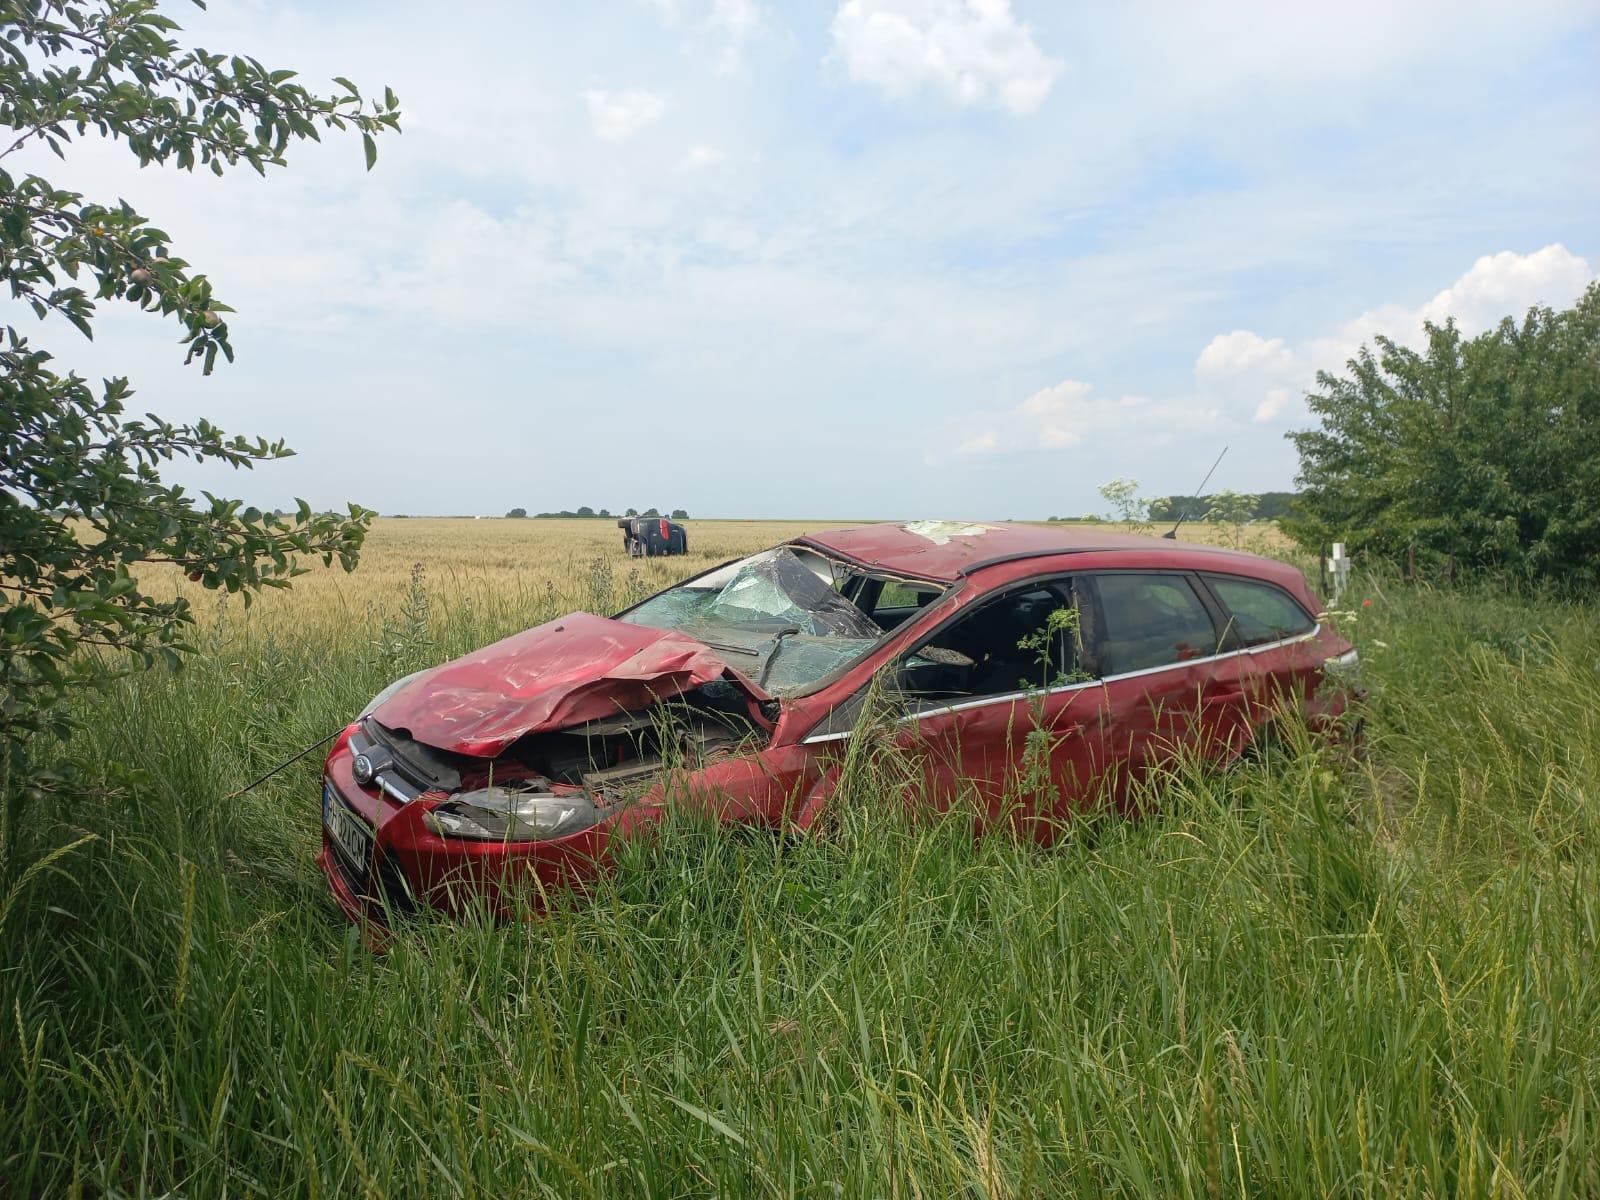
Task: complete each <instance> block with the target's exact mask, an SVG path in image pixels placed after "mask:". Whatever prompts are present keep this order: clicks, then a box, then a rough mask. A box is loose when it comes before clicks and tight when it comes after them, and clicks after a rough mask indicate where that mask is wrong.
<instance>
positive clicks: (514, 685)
mask: <svg viewBox="0 0 1600 1200" xmlns="http://www.w3.org/2000/svg"><path fill="white" fill-rule="evenodd" d="M718 679H726V680H729V681H731V682H733V683H735V684H736V685H738V686H739V687H740V688H741V689H743V690H744V692H745V693H746V694H748V695H749V696H750V698H751V699H752V700H756V701H761V700H766V699H769V697H768V696H767V694H766V693H765V692H763V691H762V690H761V689H760V688H758V687H757V686H756V685H755V684H754V683H752V682H751V681H750V680H748V679H746V678H745V677H744V676H742V675H740V674H739V673H738V672H737V671H735V670H733V669H732V668H731V667H729V666H728V665H727V664H726V663H724V662H723V661H722V660H721V659H720V658H718V657H717V655H716V653H715V652H714V651H713V650H712V649H711V648H710V647H709V646H707V645H705V644H704V643H702V642H697V641H695V640H694V639H693V638H691V637H688V636H686V635H684V634H682V633H678V632H676V631H674V630H666V629H652V628H650V627H648V626H645V625H631V624H629V623H627V622H626V621H613V620H611V619H609V618H607V617H597V616H594V615H592V614H590V613H572V614H570V615H569V616H565V617H561V618H560V619H558V620H555V621H550V622H547V623H546V624H544V625H538V626H535V627H534V628H532V629H526V630H524V631H523V632H521V633H517V634H513V635H512V636H510V637H508V638H506V639H504V640H503V641H498V642H495V643H494V644H493V645H490V646H485V647H484V648H483V649H482V650H477V651H474V652H473V653H471V654H468V655H466V656H464V657H462V658H458V659H455V660H454V661H452V662H447V663H445V664H444V665H442V666H438V667H435V668H433V669H432V670H431V671H424V672H422V673H421V674H419V675H418V676H417V677H416V678H415V679H412V680H411V681H410V682H409V683H407V684H406V685H405V686H404V687H402V688H401V689H400V690H399V691H398V692H396V693H395V694H394V695H393V696H390V697H389V698H388V699H387V700H385V701H384V702H383V703H382V704H380V705H378V707H377V708H375V709H374V710H373V711H372V714H371V715H372V716H373V718H374V719H375V720H377V721H378V723H379V724H381V725H384V726H386V727H388V728H390V729H396V730H403V731H404V732H406V733H407V734H408V735H409V736H410V737H411V738H412V739H414V740H415V741H419V742H422V743H423V744H424V745H428V746H433V747H435V748H437V749H440V750H448V751H452V752H454V753H456V754H468V755H473V756H475V757H481V758H492V757H494V756H495V755H497V754H499V753H501V752H502V751H503V750H505V749H506V747H508V746H510V745H511V744H512V743H513V742H515V741H516V740H517V739H518V738H522V737H526V736H527V735H528V734H530V733H539V732H543V731H547V730H554V729H565V728H567V727H569V726H572V725H581V724H582V723H583V722H585V721H593V720H596V719H598V718H601V717H613V716H616V715H617V714H618V713H620V712H634V711H638V710H639V709H642V708H646V707H648V706H649V705H650V704H651V703H653V702H654V701H656V700H664V699H667V698H668V697H671V696H676V695H679V694H680V693H682V692H686V691H689V690H690V689H691V688H696V687H700V686H701V685H702V684H707V683H711V682H712V681H714V680H718Z"/></svg>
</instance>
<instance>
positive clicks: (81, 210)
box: [0, 0, 400, 859]
mask: <svg viewBox="0 0 1600 1200" xmlns="http://www.w3.org/2000/svg"><path fill="white" fill-rule="evenodd" d="M196 6H197V7H200V8H203V7H204V5H203V4H202V3H199V0H196ZM179 32H181V31H180V29H179V27H178V25H177V23H176V22H175V21H173V20H172V18H171V17H169V16H167V15H166V14H164V13H163V12H161V11H160V8H159V6H158V5H157V4H156V3H154V2H153V0H77V2H74V3H68V2H66V0H0V126H3V127H4V128H5V129H7V130H9V131H10V136H9V137H7V136H5V135H0V283H3V284H4V286H5V288H6V289H7V290H8V291H9V295H10V297H11V300H12V301H13V304H14V305H15V306H16V308H17V310H18V315H19V316H21V315H27V314H30V313H31V315H32V316H33V317H35V318H37V319H38V320H40V321H49V320H52V319H60V320H64V321H66V322H67V323H69V324H70V325H72V326H73V327H74V328H75V329H77V331H78V332H79V333H81V334H82V335H83V336H85V337H93V333H94V320H95V317H96V315H97V312H98V310H99V307H100V306H101V305H102V304H106V303H112V302H123V303H128V304H132V305H135V306H137V307H138V308H140V309H142V310H144V311H147V312H150V313H153V314H157V315H159V316H161V317H165V318H169V319H172V320H175V321H176V322H177V323H178V324H179V325H180V326H181V327H182V328H183V344H184V345H185V347H186V352H185V360H184V361H185V362H186V363H194V364H196V365H197V366H198V367H199V369H200V370H201V371H202V372H203V373H205V374H208V375H209V374H210V373H211V371H212V369H213V368H214V366H215V365H216V361H217V358H218V356H219V355H220V356H221V357H222V358H223V359H224V360H225V361H232V359H233V353H234V352H233V345H232V342H231V340H230V331H229V327H228V321H227V319H226V314H228V313H230V312H232V311H233V310H232V309H230V308H229V307H228V306H227V305H226V304H224V303H222V302H221V301H220V300H218V299H217V298H216V297H215V296H214V295H213V294H212V289H211V284H210V282H209V281H208V280H207V279H206V277H205V276H204V275H203V274H198V273H195V272H193V271H192V270H191V268H190V265H189V263H187V262H186V261H185V260H184V259H182V258H180V257H178V256H177V255H175V254H173V253H172V251H171V239H170V238H169V237H168V235H167V234H166V233H165V232H164V231H162V230H161V229H159V228H157V227H155V226H153V225H151V224H150V223H149V222H148V221H147V220H146V218H145V217H144V216H143V215H141V214H140V213H138V212H136V211H134V209H133V208H132V207H131V206H129V205H128V204H127V203H125V202H121V201H119V202H116V203H102V202H99V201H95V200H92V199H87V198H85V197H84V196H82V195H81V194H79V193H77V192H73V191H69V190H65V189H62V188H58V187H56V186H54V185H53V184H52V183H50V181H49V180H47V179H45V178H43V177H42V176H40V175H39V174H36V173H32V172H26V173H24V172H21V171H20V170H18V169H17V167H18V164H20V163H21V162H22V161H23V160H24V159H25V158H26V157H27V155H23V154H21V152H22V151H23V150H24V149H25V148H28V147H44V148H48V149H49V150H50V151H52V152H53V153H54V154H56V155H57V156H58V157H61V158H63V159H65V158H66V157H67V154H68V153H69V151H70V150H71V149H72V147H73V145H74V144H75V143H77V142H80V141H82V140H83V139H86V138H89V137H94V138H98V139H100V140H102V141H108V142H114V143H119V144H121V145H123V146H124V147H126V148H127V150H128V151H129V152H130V154H131V155H132V157H133V159H134V160H135V161H136V162H137V163H138V165H139V166H141V167H145V166H152V165H156V166H172V167H176V168H177V169H179V170H184V171H193V170H194V169H195V168H196V167H202V168H205V169H208V170H210V171H212V172H213V173H214V174H217V175H224V174H226V173H227V172H228V171H230V170H234V169H236V168H239V167H241V166H243V167H248V168H250V169H252V170H254V171H257V172H259V173H262V174H265V173H266V170H267V168H268V167H277V166H283V165H285V163H286V159H285V153H286V151H287V150H288V147H289V146H290V144H291V143H295V142H299V141H303V140H306V139H311V140H313V141H319V140H321V136H322V134H323V133H324V132H329V131H331V132H336V133H337V132H353V133H359V134H360V136H361V139H362V145H363V150H364V153H365V157H366V164H367V167H368V168H369V169H370V168H371V167H372V165H373V163H374V161H375V159H376V155H377V142H376V138H377V136H378V135H380V134H382V133H385V132H389V131H397V130H398V129H399V118H400V112H399V102H398V101H397V99H396V98H395V95H394V93H393V92H391V91H389V90H387V89H385V91H384V94H383V96H382V98H381V99H379V100H372V101H369V100H367V99H365V98H363V96H362V94H361V92H360V91H359V90H358V89H357V88H356V86H355V85H354V84H353V83H351V82H350V81H348V80H345V79H335V80H334V81H333V85H334V87H335V88H336V89H337V91H335V92H333V93H332V94H330V95H321V94H318V93H316V92H314V91H311V90H310V89H308V88H306V87H305V86H303V85H302V84H300V83H299V82H297V77H296V74H295V72H293V71H289V70H273V69H269V68H268V67H266V66H263V65H262V64H261V63H260V62H258V61H257V60H255V59H254V58H249V57H243V56H238V55H226V54H215V53H210V52H207V51H204V50H200V49H190V48H186V47H184V46H183V45H181V44H180V43H179V42H178V41H177V40H176V38H175V37H174V36H173V35H175V34H177V33H179ZM132 395H133V390H132V388H131V387H130V385H129V383H128V381H127V380H126V379H124V378H113V379H109V380H106V381H104V382H103V383H102V384H101V385H100V386H99V387H98V388H95V387H91V385H90V384H89V382H88V381H87V380H85V379H83V378H82V377H80V376H79V375H77V374H76V373H74V372H71V371H68V372H67V373H66V374H61V373H59V372H58V370H57V368H56V365H55V360H54V359H53V358H52V356H51V355H50V354H48V353H46V352H45V351H43V350H40V349H37V348H35V347H34V346H32V345H30V343H29V339H28V337H27V336H26V334H25V333H24V331H23V330H22V329H21V328H20V327H19V326H18V325H17V324H15V323H7V324H5V325H3V326H0V790H3V791H4V793H5V796H6V800H7V804H6V813H7V819H6V828H5V830H4V834H5V837H6V841H7V842H8V843H9V841H10V839H11V837H12V836H13V835H14V832H15V826H16V823H17V819H18V817H19V814H20V812H21V806H22V804H23V802H24V800H25V798H26V797H27V796H29V795H31V794H34V793H36V792H37V791H39V790H40V789H41V788H42V787H45V786H47V784H48V781H49V780H50V779H51V778H53V777H54V776H53V772H52V771H51V770H50V769H49V764H42V763H39V762H36V761H30V749H31V748H32V747H34V746H35V745H37V743H38V742H39V740H40V739H41V738H54V739H58V740H64V739H66V738H67V737H68V736H69V734H70V732H71V720H70V714H69V711H68V698H69V696H70V693H71V692H72V690H73V689H75V688H78V687H84V686H94V685H98V684H102V683H104V682H105V681H106V680H108V679H111V678H114V677H115V676H116V675H117V674H119V673H121V672H124V671H127V670H130V669H136V668H137V667H139V666H141V665H146V666H147V665H151V664H154V663H157V662H164V663H167V664H170V665H173V666H176V665H177V664H178V663H180V662H181V659H182V655H183V654H184V653H186V652H187V651H188V650H189V649H190V645H189V642H188V641H187V633H188V630H189V628H190V627H191V626H192V624H193V617H192V614H191V612H190V607H189V603H188V601H187V600H185V599H184V598H183V597H181V596H179V597H174V598H170V599H157V598H155V597H153V596H151V595H149V594H148V593H146V592H145V591H144V590H143V589H142V588H141V586H140V584H139V580H138V577H137V575H136V571H137V568H139V567H140V566H142V565H145V564H155V563H163V564H174V565H176V566H177V567H178V568H180V569H181V570H182V571H184V573H185V574H187V575H188V577H189V578H190V579H191V580H193V581H195V582H197V583H200V584H202V585H204V586H205V587H208V588H216V589H223V590H226V591H228V592H236V593H242V594H243V596H244V598H245V600H246V602H248V601H249V599H250V597H251V595H252V594H254V593H256V592H259V591H260V590H262V589H264V588H281V587H287V586H289V583H290V581H291V580H292V579H293V578H294V577H295V576H296V575H299V574H301V573H303V572H304V571H305V570H307V569H308V568H307V567H306V565H305V563H306V562H307V561H313V562H315V561H321V562H322V563H323V564H324V565H330V564H332V563H334V562H337V563H339V564H340V565H341V566H343V567H344V568H345V569H346V570H348V569H350V568H352V567H354V566H355V563H356V560H357V557H358V555H359V553H360V550H361V545H362V540H363V538H364V537H365V534H366V531H367V528H368V525H369V523H370V520H371V517H372V515H373V514H372V513H371V512H369V511H368V510H366V509H364V508H362V507H361V506H360V505H357V504H350V505H348V506H347V508H346V510H345V511H344V512H342V513H318V512H313V511H312V510H311V507H310V506H309V505H308V504H306V503H305V502H304V501H300V502H299V503H298V507H297V510H296V511H295V512H294V513H292V514H290V515H287V516H284V515H279V514H276V513H263V512H261V511H259V510H257V509H255V508H250V507H246V506H244V505H243V504H242V503H241V502H240V501H237V500H229V499H225V498H222V497H218V496H213V495H211V494H210V493H202V494H201V495H200V496H198V497H197V496H191V495H189V494H188V493H187V492H185V490H184V489H183V488H182V487H179V486H174V485H170V484H167V483H165V482H163V480H162V478H161V472H162V470H163V468H164V467H165V466H166V465H167V464H169V463H171V462H173V461H175V460H179V459H182V460H187V461H190V462H196V463H200V462H206V461H216V462H222V463H226V464H228V465H229V466H232V467H235V468H244V469H250V468H252V467H254V466H255V465H256V464H257V463H262V462H269V461H272V460H274V459H279V458H284V457H286V456H288V455H290V454H292V453H293V451H291V450H290V449H289V448H288V447H287V446H285V445H284V444H283V443H282V442H281V441H268V440H267V439H264V438H255V439H251V438H245V437H238V436H229V435H227V434H225V433H223V431H222V430H220V429H218V428H216V427H215V426H214V425H212V424H211V423H210V422H207V421H204V420H202V421H197V422H195V423H193V424H183V425H175V424H172V423H169V422H167V421H164V420H162V419H161V418H159V417H157V416H155V415H154V414H148V413H147V414H145V415H143V416H142V417H139V416H133V415H130V413H129V411H128V407H127V405H128V402H129V400H130V398H131V397H132ZM33 757H35V758H36V757H37V756H36V755H34V756H33ZM9 857H10V856H9V854H8V855H7V858H8V859H9Z"/></svg>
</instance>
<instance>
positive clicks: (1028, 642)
mask: <svg viewBox="0 0 1600 1200" xmlns="http://www.w3.org/2000/svg"><path fill="white" fill-rule="evenodd" d="M1076 612H1077V608H1076V600H1075V597H1074V592H1073V584H1072V581H1071V578H1070V577H1069V576H1061V577H1057V578H1052V579H1046V580H1030V581H1027V582H1024V583H1021V584H1017V585H1014V586H1013V587H1011V588H1009V589H1006V590H1005V591H1002V592H1000V593H998V594H996V595H995V596H992V597H989V598H987V599H985V600H984V601H982V602H981V603H978V604H975V605H972V606H970V607H969V608H967V609H964V610H962V611H961V612H960V613H958V614H957V615H956V616H955V617H954V618H952V619H951V620H950V621H948V622H946V623H944V624H943V625H941V626H940V627H939V628H937V629H936V630H934V631H933V632H932V633H931V634H930V635H928V636H927V637H925V638H924V639H923V640H922V641H921V642H920V643H919V644H918V645H917V647H916V648H915V649H914V650H912V651H911V652H910V653H909V654H907V655H906V656H905V657H904V658H903V659H902V660H901V661H900V663H899V664H898V667H897V671H896V683H897V689H898V703H899V704H900V705H901V708H902V716H901V718H900V721H899V728H898V730H897V741H898V743H899V745H900V746H901V747H902V748H903V749H904V750H905V752H906V753H907V754H908V755H909V756H910V758H911V759H912V760H913V761H914V762H916V763H917V764H918V768H919V773H920V776H921V784H922V788H923V795H924V797H925V798H926V800H927V801H928V802H929V803H931V804H932V805H933V806H935V807H937V808H940V809H943V808H948V807H949V806H950V805H952V804H954V803H957V802H958V801H959V800H960V799H961V798H962V797H968V798H970V799H972V800H973V801H975V802H976V818H977V825H978V827H979V828H980V829H981V828H986V827H990V826H993V825H997V824H1001V823H1010V824H1011V825H1012V826H1013V827H1015V828H1017V829H1018V830H1019V831H1022V832H1024V833H1026V834H1027V835H1028V836H1030V837H1034V838H1037V839H1039V840H1041V841H1048V840H1050V839H1051V838H1052V837H1054V836H1055V833H1056V830H1057V828H1058V827H1059V822H1060V820H1061V819H1062V818H1064V817H1066V816H1068V815H1070V813H1071V812H1073V811H1075V810H1076V809H1078V808H1079V807H1081V806H1082V805H1083V804H1084V803H1086V802H1087V801H1088V800H1089V799H1090V798H1091V796H1092V793H1093V789H1094V788H1095V786H1096V784H1097V781H1098V777H1099V773H1100V770H1101V767H1102V764H1101V763H1100V762H1099V761H1098V758H1097V755H1098V753H1099V746H1100V743H1099V739H1098V737H1097V736H1096V735H1097V734H1098V731H1099V729H1100V727H1101V720H1100V713H1099V706H1100V704H1101V702H1102V701H1101V696H1100V695H1099V693H1098V691H1097V689H1096V688H1095V687H1094V686H1093V685H1092V683H1091V682H1090V681H1089V680H1088V679H1087V678H1085V667H1084V664H1083V662H1082V660H1081V655H1080V652H1079V642H1080V639H1079V636H1078V633H1077V625H1078V618H1077V616H1076ZM1052 613H1057V614H1062V613H1065V614H1071V615H1070V616H1068V617H1066V618H1061V617H1059V616H1058V617H1057V618H1052V616H1051V614H1052Z"/></svg>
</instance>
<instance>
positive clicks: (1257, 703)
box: [1201, 572, 1325, 726]
mask: <svg viewBox="0 0 1600 1200" xmlns="http://www.w3.org/2000/svg"><path fill="white" fill-rule="evenodd" d="M1201 579H1202V580H1203V583H1204V586H1205V587H1206V589H1207V590H1208V591H1209V592H1210V594H1211V596H1212V597H1213V598H1214V599H1215V602H1216V605H1217V608H1218V611H1219V612H1220V613H1221V614H1222V618H1223V620H1224V621H1225V622H1226V625H1227V628H1228V634H1229V639H1230V641H1231V642H1232V643H1234V644H1236V645H1238V646H1239V647H1240V648H1241V650H1242V656H1241V659H1242V661H1243V662H1244V663H1245V664H1246V668H1247V676H1246V678H1247V684H1248V690H1249V692H1250V701H1251V707H1252V713H1251V719H1252V722H1253V723H1254V724H1255V725H1256V726H1261V725H1263V724H1265V723H1266V722H1268V721H1270V720H1271V719H1272V718H1273V717H1274V716H1275V715H1276V714H1277V713H1278V712H1279V710H1281V709H1283V708H1285V707H1287V708H1289V709H1291V710H1293V711H1300V710H1301V709H1302V708H1303V706H1304V704H1305V701H1306V700H1307V699H1308V698H1309V697H1311V696H1312V695H1313V694H1314V693H1315V692H1316V690H1317V686H1318V685H1319V684H1320V683H1321V682H1322V667H1323V661H1324V657H1325V656H1324V653H1323V652H1322V650H1321V649H1320V647H1318V646H1317V645H1316V644H1315V643H1314V641H1313V639H1314V637H1315V635H1316V632H1317V622H1316V618H1315V617H1313V616H1312V615H1311V614H1310V613H1308V612H1307V611H1306V610H1305V608H1304V607H1302V606H1301V604H1300V602H1299V601H1298V600H1296V599H1295V598H1294V597H1293V596H1291V595H1290V594H1289V593H1288V592H1287V591H1285V590H1284V589H1283V588H1281V587H1279V586H1277V585H1276V584H1274V583H1269V582H1267V581H1266V580H1264V579H1252V578H1248V577H1246V576H1242V575H1224V574H1221V573H1212V572H1206V573H1205V574H1203V575H1202V576H1201Z"/></svg>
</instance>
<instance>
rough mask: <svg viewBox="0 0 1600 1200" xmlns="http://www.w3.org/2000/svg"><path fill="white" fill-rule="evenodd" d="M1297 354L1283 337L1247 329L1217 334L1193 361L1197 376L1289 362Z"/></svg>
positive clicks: (1236, 371)
mask: <svg viewBox="0 0 1600 1200" xmlns="http://www.w3.org/2000/svg"><path fill="white" fill-rule="evenodd" d="M1293 359H1294V355H1293V354H1291V353H1290V352H1289V348H1288V347H1287V346H1285V345H1284V344H1283V339H1282V338H1270V339H1269V338H1262V337H1257V336H1256V335H1255V334H1253V333H1251V332H1250V331H1249V330H1248V329H1235V330H1234V331H1233V332H1232V333H1222V334H1218V335H1217V336H1216V337H1214V338H1212V339H1211V341H1210V343H1209V344H1208V345H1207V346H1206V348H1205V349H1204V350H1202V351H1200V357H1199V359H1198V360H1196V362H1195V364H1194V370H1195V374H1196V375H1235V374H1238V373H1239V372H1241V371H1249V370H1260V369H1263V368H1269V369H1270V368H1271V367H1274V366H1279V365H1282V364H1285V363H1290V362H1292V361H1293Z"/></svg>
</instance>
